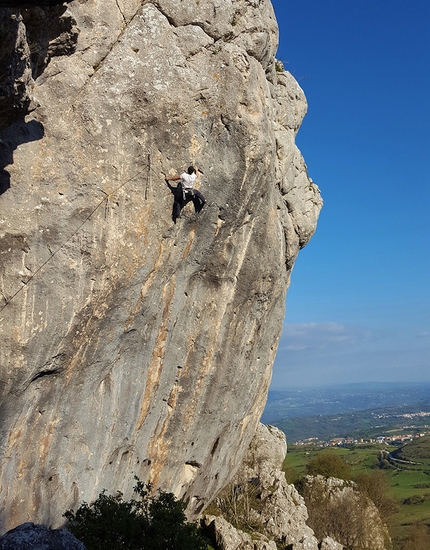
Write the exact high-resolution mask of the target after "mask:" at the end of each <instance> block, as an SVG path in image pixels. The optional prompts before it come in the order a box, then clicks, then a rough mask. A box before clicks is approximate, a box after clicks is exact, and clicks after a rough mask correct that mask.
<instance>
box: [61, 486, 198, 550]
mask: <svg viewBox="0 0 430 550" xmlns="http://www.w3.org/2000/svg"><path fill="white" fill-rule="evenodd" d="M136 480H137V483H136V486H135V487H134V492H135V494H136V495H137V496H138V499H134V498H132V499H131V500H129V501H124V500H123V495H122V493H120V492H118V493H117V494H116V495H107V494H106V491H102V492H101V493H100V494H99V496H98V498H97V499H96V500H95V501H94V502H93V503H91V504H87V503H86V502H84V503H83V504H82V505H81V506H80V507H79V508H78V509H77V510H76V512H73V510H68V511H67V512H66V513H65V514H64V517H65V518H66V519H67V525H66V527H67V529H69V531H71V532H72V533H73V534H74V535H75V537H76V538H78V539H79V540H80V541H82V542H83V543H84V545H85V546H86V547H87V550H104V549H106V548H109V550H160V549H161V548H162V549H163V550H206V549H207V544H206V542H205V540H204V539H203V537H202V536H201V534H200V532H199V530H198V528H197V526H196V525H194V524H191V523H187V521H186V516H185V512H184V511H185V504H184V503H183V502H181V501H178V500H177V499H176V498H175V496H174V495H173V494H172V493H165V492H163V491H158V493H157V494H156V495H155V496H154V495H152V486H151V485H150V484H147V485H145V484H144V483H143V482H141V481H140V480H139V479H137V478H136Z"/></svg>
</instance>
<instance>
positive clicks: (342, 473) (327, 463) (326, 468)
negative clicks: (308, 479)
mask: <svg viewBox="0 0 430 550" xmlns="http://www.w3.org/2000/svg"><path fill="white" fill-rule="evenodd" d="M306 471H307V473H308V474H309V475H311V476H317V475H322V476H324V477H337V478H339V479H346V480H348V479H351V466H350V465H349V464H347V463H346V462H344V461H343V460H342V458H341V457H340V456H339V455H336V454H334V453H328V452H325V453H318V454H317V456H316V457H315V458H313V459H312V460H310V461H309V463H308V465H307V466H306Z"/></svg>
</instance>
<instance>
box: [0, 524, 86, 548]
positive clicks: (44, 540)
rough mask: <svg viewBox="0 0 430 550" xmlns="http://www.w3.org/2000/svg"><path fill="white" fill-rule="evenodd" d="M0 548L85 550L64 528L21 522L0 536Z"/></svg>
mask: <svg viewBox="0 0 430 550" xmlns="http://www.w3.org/2000/svg"><path fill="white" fill-rule="evenodd" d="M0 550H85V546H84V545H83V544H82V542H80V541H78V540H77V539H76V538H75V537H74V536H73V535H72V533H70V532H69V531H67V530H66V529H49V528H48V527H46V526H45V525H35V524H34V523H23V524H22V525H19V526H18V527H15V529H12V530H11V531H8V532H7V533H5V534H4V535H3V536H2V537H0Z"/></svg>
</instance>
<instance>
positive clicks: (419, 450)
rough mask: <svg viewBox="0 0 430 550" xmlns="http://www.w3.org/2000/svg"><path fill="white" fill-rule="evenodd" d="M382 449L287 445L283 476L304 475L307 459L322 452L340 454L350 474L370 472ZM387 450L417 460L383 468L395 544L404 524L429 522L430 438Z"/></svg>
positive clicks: (292, 481)
mask: <svg viewBox="0 0 430 550" xmlns="http://www.w3.org/2000/svg"><path fill="white" fill-rule="evenodd" d="M385 448H386V447H385V446H382V445H377V444H375V445H366V446H363V447H361V446H357V447H355V448H351V449H347V448H338V447H335V448H323V449H321V448H319V447H303V446H289V448H288V453H287V456H286V458H285V461H284V470H285V475H286V477H287V480H288V482H290V483H295V482H297V481H298V480H299V479H300V478H301V477H302V476H303V475H305V473H306V465H307V464H308V462H309V461H310V460H311V459H312V458H314V457H315V456H316V455H317V453H321V452H330V453H336V454H337V455H340V456H341V457H342V458H343V460H344V461H345V462H347V463H348V464H350V466H351V468H352V472H353V476H354V475H356V474H359V473H363V472H367V473H370V472H371V471H372V469H373V468H375V466H376V464H377V463H378V457H379V455H380V451H381V450H382V449H385ZM386 449H387V450H388V451H390V452H392V453H393V455H394V456H395V457H396V458H398V459H400V460H409V461H414V462H419V464H398V465H396V467H395V468H390V469H387V470H384V471H385V472H386V475H387V477H388V479H389V481H390V491H391V497H392V498H393V499H394V500H395V501H396V502H397V504H398V511H397V512H396V513H395V514H394V515H393V516H392V518H391V521H390V525H389V528H390V531H391V534H392V538H393V540H394V541H395V543H396V545H398V544H399V540H400V539H401V538H402V537H403V536H405V532H406V526H408V525H410V524H412V523H414V522H424V523H426V524H427V525H430V437H422V438H420V439H417V440H414V441H412V442H410V443H408V444H407V445H406V446H405V447H403V448H401V449H400V450H399V449H397V448H396V447H391V448H386ZM395 548H396V546H395ZM411 550H412V549H411Z"/></svg>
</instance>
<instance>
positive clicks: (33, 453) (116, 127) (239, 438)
mask: <svg viewBox="0 0 430 550" xmlns="http://www.w3.org/2000/svg"><path fill="white" fill-rule="evenodd" d="M178 5H179V4H178V2H176V1H175V2H173V1H168V0H166V1H161V0H159V1H153V2H143V3H142V2H141V1H140V0H104V1H103V2H101V1H95V2H72V3H71V4H69V6H68V8H67V11H66V12H64V16H66V21H64V24H65V26H66V27H67V29H69V30H68V31H67V32H66V33H65V34H63V33H58V32H56V33H55V36H56V38H54V39H53V41H52V40H51V41H49V40H48V45H49V48H48V50H49V51H51V50H50V48H54V50H55V51H57V53H59V54H60V55H56V56H50V57H49V60H48V61H49V62H48V63H47V58H46V57H45V56H42V57H41V58H40V64H39V62H38V64H37V67H39V69H38V71H39V70H41V71H42V72H40V74H39V72H37V74H32V77H31V78H33V82H34V88H33V84H32V82H31V79H30V76H29V71H30V69H31V68H32V66H31V64H29V61H28V53H26V52H27V50H29V49H31V44H28V43H26V42H25V36H26V34H25V32H24V28H23V26H25V25H26V23H25V22H24V19H23V16H22V15H20V14H17V16H16V17H17V19H16V20H15V23H14V25H15V27H16V28H15V27H14V30H13V32H14V33H15V34H14V35H13V36H15V38H13V39H12V40H11V43H12V42H13V43H15V44H16V48H15V53H14V54H13V55H15V58H17V57H19V55H18V53H19V52H18V48H21V50H22V52H24V53H23V56H24V57H23V63H22V66H21V67H20V68H19V70H18V65H17V62H15V63H16V78H17V79H18V80H19V79H20V78H21V79H24V81H25V93H24V95H23V96H22V99H21V100H20V101H21V102H22V105H23V107H22V109H24V110H25V105H24V104H26V102H27V103H28V99H30V101H31V102H32V103H33V107H34V109H33V111H32V112H31V114H30V115H28V116H27V117H26V118H25V120H20V121H16V122H14V123H12V124H10V125H9V126H8V127H7V128H4V129H3V130H2V132H1V134H0V138H1V139H2V140H3V145H4V147H3V149H4V152H3V154H2V156H1V158H0V160H1V161H2V167H4V173H3V175H4V176H5V177H6V178H9V180H7V181H6V183H7V185H3V187H1V188H0V192H2V194H1V195H0V255H1V262H0V292H1V293H0V338H1V342H2V345H1V347H0V380H1V384H0V403H1V407H0V408H1V410H0V422H1V424H0V436H1V437H0V441H1V451H2V456H3V457H5V458H4V460H2V461H1V462H0V478H1V481H2V483H1V490H0V496H1V498H0V502H1V510H0V512H1V517H2V518H3V522H4V523H3V525H2V526H1V527H0V529H2V531H4V530H6V529H9V528H10V527H12V526H14V525H17V524H19V523H22V522H23V521H28V520H29V519H31V520H33V521H37V522H40V523H44V524H47V525H52V526H54V527H57V526H59V525H60V524H61V522H62V513H63V512H64V511H65V510H66V509H68V508H72V507H75V508H76V507H77V506H78V505H79V504H80V503H81V502H82V500H85V501H87V502H91V501H92V500H93V499H95V498H96V497H97V495H98V494H99V493H100V491H101V490H103V489H104V488H106V489H107V490H108V491H110V492H115V491H116V490H120V491H122V492H123V493H124V496H125V498H129V497H130V496H131V491H132V485H133V476H134V475H135V474H136V475H138V476H139V477H140V478H141V479H142V480H143V481H151V482H152V483H153V484H154V485H155V487H159V488H161V489H164V490H167V491H172V492H174V493H175V494H176V495H177V496H178V497H181V498H184V499H186V501H187V502H188V513H189V515H190V517H195V516H196V515H197V514H198V513H199V512H200V511H201V510H202V509H203V508H204V507H205V506H206V504H207V503H208V502H209V500H210V499H211V498H213V495H214V494H216V493H217V492H218V491H219V489H220V488H221V487H223V486H224V485H225V483H226V482H227V481H228V480H229V479H230V478H231V476H232V475H233V474H234V472H235V471H236V470H237V468H238V467H239V465H240V463H241V461H242V458H243V455H244V453H245V451H246V449H247V447H248V445H249V442H250V440H251V438H252V436H253V434H254V432H255V428H256V426H257V423H258V420H259V418H260V415H261V413H262V410H263V408H264V405H265V401H266V396H267V390H268V386H269V383H270V378H271V369H272V364H273V360H274V357H275V354H276V349H277V345H278V341H279V338H280V333H281V329H282V324H283V319H284V314H285V296H286V291H287V287H288V285H289V280H290V273H291V268H292V265H293V263H294V260H295V258H296V256H297V254H298V251H299V249H300V248H301V247H303V246H304V245H305V244H306V242H307V241H308V240H309V238H310V237H311V235H312V234H313V232H314V230H315V226H316V221H317V218H318V214H319V210H320V208H321V204H322V201H321V198H320V193H319V190H318V188H317V187H316V185H314V184H313V183H312V182H311V181H310V179H309V178H308V176H307V172H306V166H305V163H304V161H303V159H302V157H301V155H300V153H299V151H298V150H297V148H296V146H295V144H294V136H295V134H296V132H297V129H298V126H299V125H300V122H301V119H302V117H303V115H304V113H305V111H306V101H305V99H304V96H303V93H302V91H301V90H300V88H299V86H298V85H297V83H296V82H295V81H294V79H293V78H292V77H291V75H288V74H287V73H285V74H278V73H277V72H276V71H275V70H274V65H275V60H274V57H273V56H274V53H275V49H276V42H277V31H276V25H275V20H274V15H273V8H272V6H271V4H270V2H269V1H268V0H259V1H248V0H246V1H245V0H237V1H234V2H230V1H229V2H222V3H221V2H220V0H207V1H205V2H196V3H194V2H193V9H192V10H190V9H189V7H188V3H186V2H182V3H181V4H180V5H181V9H178ZM221 8H222V9H221ZM51 9H54V8H51ZM73 22H76V24H75V23H73ZM74 28H79V35H78V34H77V31H76V32H75V31H73V29H74ZM32 32H33V33H34V32H35V29H33V31H32ZM67 34H69V41H67V39H66V38H65V37H66V36H67ZM42 35H43V33H42ZM43 36H44V35H43ZM60 37H62V38H60ZM76 38H78V40H77V43H76V40H75V39H76ZM57 39H58V40H57ZM74 41H75V43H74ZM53 42H54V43H53ZM67 45H69V46H70V48H69V49H67ZM55 48H57V49H55ZM17 52H18V53H17ZM20 59H21V58H20ZM33 69H34V66H33ZM27 79H30V80H28V81H27ZM11 86H12V85H11ZM12 87H13V86H12ZM25 98H27V99H25ZM33 107H32V108H33ZM22 109H21V107H20V110H22ZM190 163H195V164H197V165H198V166H199V167H201V169H202V170H203V172H204V175H203V176H202V177H201V179H200V181H199V182H198V186H200V187H201V190H202V192H203V193H204V194H205V196H206V197H207V200H208V204H207V206H205V209H204V210H203V212H202V213H201V214H199V215H196V214H195V213H193V212H192V210H191V208H190V207H189V206H188V207H186V208H185V209H184V212H183V216H182V218H181V219H180V220H178V223H177V224H176V225H174V224H173V223H172V221H171V216H170V212H171V207H172V196H171V194H170V192H169V190H168V188H167V187H166V186H165V184H164V177H165V175H167V174H169V175H174V174H177V173H178V172H180V171H182V170H183V169H184V168H185V167H187V166H188V165H189V164H190ZM5 174H6V175H5ZM8 186H10V187H9V188H8Z"/></svg>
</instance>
